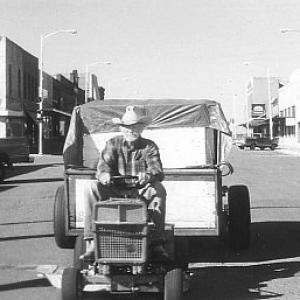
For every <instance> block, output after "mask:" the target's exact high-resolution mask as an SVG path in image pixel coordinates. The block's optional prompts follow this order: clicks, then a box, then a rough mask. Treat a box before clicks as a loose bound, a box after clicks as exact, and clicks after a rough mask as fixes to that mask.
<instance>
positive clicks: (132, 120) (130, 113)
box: [112, 105, 151, 126]
mask: <svg viewBox="0 0 300 300" xmlns="http://www.w3.org/2000/svg"><path fill="white" fill-rule="evenodd" d="M112 122H113V123H114V124H116V125H121V126H122V125H123V126H130V125H135V124H144V125H148V124H149V123H150V122H151V120H150V118H149V116H147V115H146V112H145V109H142V108H141V107H138V106H133V105H130V106H127V107H126V111H125V113H124V115H123V116H122V118H121V119H120V118H113V119H112Z"/></svg>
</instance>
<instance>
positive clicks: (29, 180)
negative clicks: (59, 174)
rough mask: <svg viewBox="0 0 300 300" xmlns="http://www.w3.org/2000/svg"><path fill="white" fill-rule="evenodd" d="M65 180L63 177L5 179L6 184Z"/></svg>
mask: <svg viewBox="0 0 300 300" xmlns="http://www.w3.org/2000/svg"><path fill="white" fill-rule="evenodd" d="M63 180H64V179H63V178H39V179H37V178H35V179H16V180H5V182H4V184H19V183H37V182H56V181H63ZM0 191H1V189H0Z"/></svg>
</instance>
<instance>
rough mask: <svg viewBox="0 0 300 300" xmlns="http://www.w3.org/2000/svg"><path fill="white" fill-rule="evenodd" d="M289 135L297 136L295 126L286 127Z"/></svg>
mask: <svg viewBox="0 0 300 300" xmlns="http://www.w3.org/2000/svg"><path fill="white" fill-rule="evenodd" d="M286 134H287V135H292V136H293V135H295V126H286Z"/></svg>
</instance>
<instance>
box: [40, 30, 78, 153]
mask: <svg viewBox="0 0 300 300" xmlns="http://www.w3.org/2000/svg"><path fill="white" fill-rule="evenodd" d="M62 32H65V33H71V34H76V33H77V30H75V29H60V30H57V31H53V32H50V33H48V34H45V35H41V40H40V66H39V67H40V78H39V100H40V102H39V118H38V119H39V140H38V154H43V119H42V111H43V100H44V99H43V48H44V40H45V39H46V38H48V37H50V36H52V35H55V34H58V33H62Z"/></svg>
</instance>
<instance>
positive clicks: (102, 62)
mask: <svg viewBox="0 0 300 300" xmlns="http://www.w3.org/2000/svg"><path fill="white" fill-rule="evenodd" d="M98 64H102V65H111V62H110V61H96V62H93V63H90V64H87V65H85V82H84V83H85V88H84V89H85V93H84V102H85V103H87V102H88V91H89V88H88V83H89V67H92V66H95V65H98Z"/></svg>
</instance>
